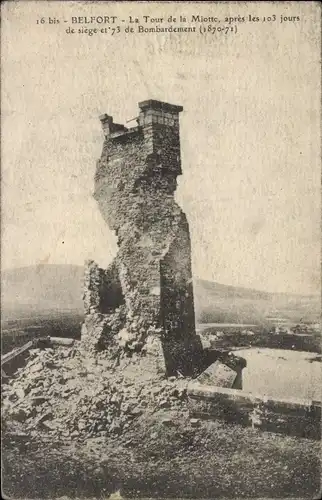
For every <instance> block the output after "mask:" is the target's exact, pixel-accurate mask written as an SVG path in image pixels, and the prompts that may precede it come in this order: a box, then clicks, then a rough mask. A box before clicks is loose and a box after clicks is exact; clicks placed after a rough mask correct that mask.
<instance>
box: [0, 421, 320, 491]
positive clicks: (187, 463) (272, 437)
mask: <svg viewBox="0 0 322 500" xmlns="http://www.w3.org/2000/svg"><path fill="white" fill-rule="evenodd" d="M165 416H167V417H170V418H172V425H168V426H165V425H164V423H162V419H163V418H164V417H165ZM3 456H4V461H3V493H4V494H5V496H7V497H10V498H50V499H53V498H59V497H61V496H67V497H69V498H75V497H77V498H108V497H109V495H110V494H111V493H112V492H115V491H116V490H120V492H121V495H122V496H123V497H125V498H130V497H138V498H142V497H154V498H155V497H158V498H175V497H176V498H188V497H190V498H193V497H194V498H196V497H198V498H218V497H219V498H222V497H235V498H243V497H257V498H259V497H261V498H263V497H267V498H271V499H272V498H279V497H296V498H317V497H318V494H319V488H320V486H319V480H320V462H319V456H320V443H319V442H317V441H311V440H307V439H298V438H297V439H295V438H291V437H287V436H282V435H277V434H273V433H265V432H261V431H257V430H256V429H255V430H253V429H250V428H242V427H240V426H231V425H228V424H224V423H223V422H218V421H217V422H212V421H203V422H201V423H200V426H199V427H197V428H193V427H191V425H190V423H189V420H187V419H183V418H181V420H176V418H175V415H173V416H171V414H170V415H167V414H164V413H158V414H155V415H151V417H150V418H149V419H148V420H147V419H146V418H145V419H144V420H142V421H140V420H139V419H138V421H137V428H136V429H135V430H134V431H132V432H131V433H130V434H128V435H127V436H126V441H125V438H123V439H121V438H119V439H114V440H113V441H112V440H110V441H107V440H106V438H95V439H88V440H87V441H86V442H83V443H77V442H75V443H71V442H69V443H65V444H62V443H61V444H60V445H58V444H55V443H53V442H51V441H46V442H44V439H40V436H38V437H37V438H36V437H35V438H33V439H30V438H19V439H17V438H13V437H10V436H9V435H7V436H6V441H5V442H4V443H3Z"/></svg>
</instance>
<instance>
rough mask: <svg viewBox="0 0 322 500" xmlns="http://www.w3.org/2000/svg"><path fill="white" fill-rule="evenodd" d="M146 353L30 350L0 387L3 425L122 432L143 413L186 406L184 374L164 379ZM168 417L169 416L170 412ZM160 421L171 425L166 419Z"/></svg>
mask: <svg viewBox="0 0 322 500" xmlns="http://www.w3.org/2000/svg"><path fill="white" fill-rule="evenodd" d="M152 364H153V363H150V364H149V358H148V356H146V357H144V356H142V353H140V355H137V356H136V355H135V353H134V354H133V355H132V357H130V358H129V357H127V356H124V357H121V358H116V359H115V357H113V356H111V353H110V352H108V351H102V352H98V353H96V354H95V355H90V356H89V355H88V352H86V351H85V350H84V351H82V349H81V347H79V346H77V347H72V348H66V347H61V346H56V347H55V348H49V349H33V350H31V351H30V357H29V359H28V361H27V363H26V365H25V366H24V367H22V368H20V369H19V370H18V371H17V373H16V375H15V377H14V378H12V379H11V380H9V382H8V384H7V385H5V386H4V387H3V393H2V400H3V402H2V409H3V412H2V415H3V421H4V425H6V426H9V427H11V428H12V427H13V428H14V429H15V431H19V426H20V430H23V431H24V432H29V433H30V435H33V434H35V433H36V434H37V433H40V432H42V433H49V434H50V435H52V436H54V437H57V438H58V439H63V440H74V439H76V440H84V439H86V438H88V437H93V436H109V437H113V436H114V437H117V436H120V435H122V436H126V433H127V431H130V430H133V429H135V426H136V421H137V419H139V418H144V415H146V414H147V413H149V414H153V413H157V412H161V413H162V415H164V412H169V411H170V412H173V411H174V412H177V413H180V414H181V415H182V413H184V412H186V411H187V407H186V405H185V401H186V399H187V391H186V385H187V383H188V380H187V379H184V380H183V379H181V378H176V377H170V378H168V379H167V378H166V377H165V375H164V373H161V372H160V371H157V370H155V369H151V366H152ZM171 418H172V417H171ZM164 424H165V425H172V422H171V419H170V420H169V422H167V423H166V420H165V419H164Z"/></svg>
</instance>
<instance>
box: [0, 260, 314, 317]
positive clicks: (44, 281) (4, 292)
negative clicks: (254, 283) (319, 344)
mask: <svg viewBox="0 0 322 500" xmlns="http://www.w3.org/2000/svg"><path fill="white" fill-rule="evenodd" d="M83 273H84V270H83V267H82V266H75V265H49V264H48V265H41V266H30V267H22V268H15V269H9V270H5V271H3V272H2V276H1V307H2V319H6V318H7V317H13V316H19V315H21V314H22V315H26V314H27V315H28V314H35V313H37V314H44V313H45V312H46V311H57V312H58V311H68V310H70V311H74V312H76V313H77V314H82V311H83V304H82V283H83ZM194 295H195V308H196V316H197V321H199V322H204V323H208V322H212V323H215V322H219V323H221V322H233V323H256V324H262V323H263V322H267V321H269V318H273V320H274V319H277V320H278V319H280V320H281V321H283V319H284V320H285V319H286V320H289V321H294V322H299V321H301V320H302V321H305V322H317V321H319V315H320V298H319V296H301V295H290V294H284V293H281V294H278V293H277V294H273V293H268V292H263V291H258V290H253V289H248V288H241V287H234V286H228V285H222V284H220V283H216V282H211V281H205V280H195V283H194Z"/></svg>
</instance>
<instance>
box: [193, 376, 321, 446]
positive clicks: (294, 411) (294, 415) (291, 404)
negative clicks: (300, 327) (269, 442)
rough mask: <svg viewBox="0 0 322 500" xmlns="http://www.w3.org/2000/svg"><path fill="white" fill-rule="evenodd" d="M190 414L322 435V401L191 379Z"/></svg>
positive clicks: (303, 434)
mask: <svg viewBox="0 0 322 500" xmlns="http://www.w3.org/2000/svg"><path fill="white" fill-rule="evenodd" d="M187 394H188V400H189V409H190V415H191V416H192V417H198V418H208V419H224V420H225V421H227V422H231V423H238V424H241V425H245V426H251V427H253V428H259V429H261V430H265V431H271V432H278V433H283V434H288V435H294V436H298V437H304V438H310V439H320V438H321V402H320V401H313V400H303V399H294V398H289V399H279V398H273V397H266V396H263V395H255V394H252V393H247V392H245V391H242V390H238V389H230V388H225V387H216V386H210V385H203V384H200V383H199V382H198V381H197V380H194V381H191V382H190V383H189V384H188V389H187Z"/></svg>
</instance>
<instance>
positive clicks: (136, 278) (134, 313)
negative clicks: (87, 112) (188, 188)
mask: <svg viewBox="0 0 322 500" xmlns="http://www.w3.org/2000/svg"><path fill="white" fill-rule="evenodd" d="M139 108H140V114H139V117H138V119H137V124H138V125H137V126H136V127H134V128H130V129H126V128H125V127H124V126H123V125H119V124H115V123H113V118H112V117H111V116H109V115H103V116H101V117H100V120H101V123H102V127H103V132H104V136H105V140H104V145H103V151H102V155H101V158H100V160H99V161H98V162H97V169H96V175H95V193H94V197H95V199H96V201H97V203H98V206H99V209H100V212H101V214H102V216H103V218H104V220H105V222H106V223H107V225H108V226H109V228H110V229H111V230H113V231H115V233H116V235H117V239H118V246H119V250H118V253H117V256H116V258H115V259H114V261H113V263H112V264H111V266H110V267H109V268H108V269H107V270H103V269H99V268H98V266H97V265H96V264H95V263H94V262H89V263H87V267H86V272H85V290H84V304H85V321H84V325H83V330H82V339H83V342H85V343H86V344H87V345H88V348H104V347H105V348H109V344H111V343H112V342H113V340H115V335H116V336H117V339H118V340H119V342H120V345H121V346H122V348H123V350H124V351H125V352H131V351H132V352H133V351H136V352H138V351H142V352H144V349H145V347H146V343H147V339H148V337H149V335H151V334H153V335H157V337H158V338H159V339H160V344H161V346H162V351H163V355H164V361H165V367H166V371H167V373H168V374H176V373H178V372H180V373H182V374H183V375H191V374H193V373H195V372H197V371H198V367H199V365H200V363H201V356H202V347H201V342H200V339H199V337H198V336H197V335H196V333H195V317H194V300H193V285H192V273H191V248H190V236H189V226H188V222H187V219H186V216H185V214H184V213H183V211H182V210H181V208H180V207H179V206H178V205H177V203H176V202H175V200H174V193H175V190H176V187H177V181H176V179H177V176H178V175H181V173H182V172H181V158H180V136H179V112H180V111H182V107H181V106H174V105H170V104H166V103H162V102H159V101H153V100H149V101H144V102H141V103H139Z"/></svg>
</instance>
